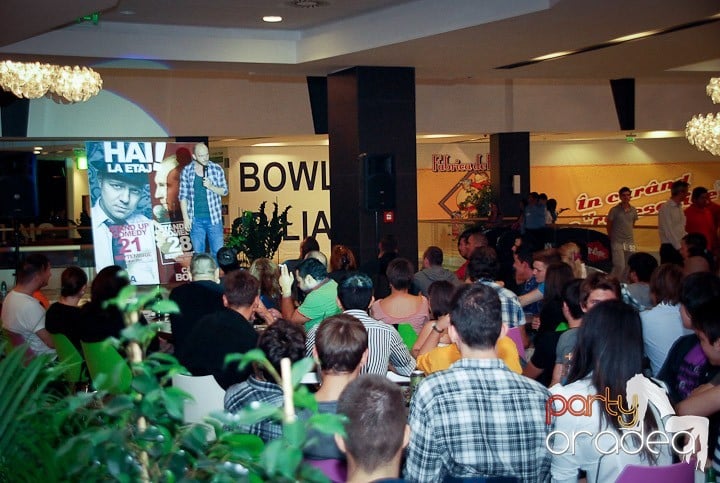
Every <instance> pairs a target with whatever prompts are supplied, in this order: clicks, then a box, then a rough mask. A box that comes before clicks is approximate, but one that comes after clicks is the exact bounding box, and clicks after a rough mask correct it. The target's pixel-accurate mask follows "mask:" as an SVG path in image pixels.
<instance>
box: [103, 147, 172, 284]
mask: <svg viewBox="0 0 720 483" xmlns="http://www.w3.org/2000/svg"><path fill="white" fill-rule="evenodd" d="M91 166H92V167H93V168H94V169H95V171H96V173H97V187H99V188H100V192H99V195H95V193H97V191H95V190H94V189H93V190H91V192H92V193H93V194H94V195H95V196H97V198H96V199H95V200H94V201H95V203H94V204H93V207H92V211H91V218H92V226H93V245H94V249H95V266H96V268H97V270H101V269H103V268H105V267H107V266H109V265H119V266H121V267H123V268H124V269H126V270H127V272H128V276H129V278H130V281H131V282H132V283H134V284H154V283H160V280H159V277H158V269H157V252H156V250H155V237H154V230H153V225H152V220H150V218H148V217H147V216H145V215H144V214H142V213H140V212H137V211H136V210H137V206H138V203H139V202H140V199H141V198H142V197H143V194H144V192H145V189H146V185H147V183H148V177H147V174H143V173H134V172H133V173H128V172H125V171H124V168H125V166H123V165H121V164H108V163H105V162H104V161H97V162H94V163H92V164H91ZM115 170H118V171H120V172H113V171H115ZM93 188H94V187H93Z"/></svg>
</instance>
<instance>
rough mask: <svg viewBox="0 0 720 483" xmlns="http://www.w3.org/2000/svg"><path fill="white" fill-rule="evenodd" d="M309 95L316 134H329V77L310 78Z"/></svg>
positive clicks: (308, 80)
mask: <svg viewBox="0 0 720 483" xmlns="http://www.w3.org/2000/svg"><path fill="white" fill-rule="evenodd" d="M307 86H308V94H309V96H310V111H311V112H312V118H313V128H315V134H327V133H328V87H327V77H308V78H307Z"/></svg>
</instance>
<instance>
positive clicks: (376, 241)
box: [375, 210, 380, 250]
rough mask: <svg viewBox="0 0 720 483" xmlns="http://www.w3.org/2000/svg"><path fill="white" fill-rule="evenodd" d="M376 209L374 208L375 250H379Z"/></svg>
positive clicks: (378, 225)
mask: <svg viewBox="0 0 720 483" xmlns="http://www.w3.org/2000/svg"><path fill="white" fill-rule="evenodd" d="M378 213H379V212H378V210H375V250H379V248H378V246H379V245H380V224H379V222H378Z"/></svg>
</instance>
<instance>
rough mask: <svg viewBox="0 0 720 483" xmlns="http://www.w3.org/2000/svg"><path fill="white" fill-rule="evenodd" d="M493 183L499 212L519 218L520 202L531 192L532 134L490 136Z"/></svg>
mask: <svg viewBox="0 0 720 483" xmlns="http://www.w3.org/2000/svg"><path fill="white" fill-rule="evenodd" d="M490 183H491V185H492V188H493V191H494V192H495V196H496V197H497V199H498V205H499V208H500V212H501V213H502V214H503V215H504V216H505V217H508V216H510V217H514V216H518V215H520V200H521V199H522V198H526V197H527V195H528V194H529V193H530V133H528V132H506V133H498V134H491V135H490Z"/></svg>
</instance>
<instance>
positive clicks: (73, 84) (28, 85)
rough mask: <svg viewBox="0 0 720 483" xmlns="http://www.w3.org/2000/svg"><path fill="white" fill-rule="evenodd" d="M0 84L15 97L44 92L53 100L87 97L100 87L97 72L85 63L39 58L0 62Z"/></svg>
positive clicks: (35, 96) (75, 99)
mask: <svg viewBox="0 0 720 483" xmlns="http://www.w3.org/2000/svg"><path fill="white" fill-rule="evenodd" d="M0 87H2V88H3V89H4V90H6V91H9V92H12V93H13V94H15V95H16V96H17V97H25V98H27V99H37V98H40V97H42V96H45V95H47V96H48V97H51V98H52V99H53V100H54V101H55V102H62V103H71V102H81V101H87V100H88V99H90V98H91V97H92V96H94V95H96V94H97V93H98V92H100V90H101V89H102V78H101V77H100V74H98V73H97V72H95V71H94V70H92V69H90V68H89V67H78V66H74V67H70V66H59V65H52V64H41V63H39V62H13V61H10V60H5V61H2V62H0Z"/></svg>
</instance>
